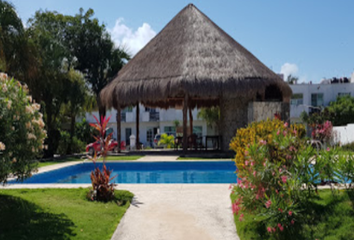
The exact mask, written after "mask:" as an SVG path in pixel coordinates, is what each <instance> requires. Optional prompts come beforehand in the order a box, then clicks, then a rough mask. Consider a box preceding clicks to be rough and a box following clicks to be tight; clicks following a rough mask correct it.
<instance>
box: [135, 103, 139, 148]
mask: <svg viewBox="0 0 354 240" xmlns="http://www.w3.org/2000/svg"><path fill="white" fill-rule="evenodd" d="M139 114H140V108H139V103H138V104H137V105H136V143H135V144H136V149H138V150H139V149H140V144H139V142H140V138H139Z"/></svg>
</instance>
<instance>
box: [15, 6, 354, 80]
mask: <svg viewBox="0 0 354 240" xmlns="http://www.w3.org/2000/svg"><path fill="white" fill-rule="evenodd" d="M11 2H12V3H13V4H14V5H15V7H16V9H17V11H18V14H19V16H20V17H21V18H22V20H23V21H24V22H26V21H27V20H28V18H30V17H31V16H33V15H34V13H35V11H37V10H39V9H42V10H46V9H47V10H50V11H54V10H55V11H57V12H60V13H63V14H72V15H73V14H75V13H78V10H79V8H80V7H82V8H84V9H85V10H87V9H88V8H92V9H93V10H94V11H95V17H97V18H98V19H99V20H100V22H103V23H105V25H106V26H107V29H108V30H109V31H110V32H111V34H112V37H113V39H114V41H115V42H116V43H117V44H123V45H124V46H126V47H128V48H129V49H130V51H131V52H132V53H136V52H137V51H138V50H139V49H140V48H141V47H142V46H143V45H144V44H146V42H148V41H149V40H150V39H151V38H152V37H153V36H154V35H155V34H156V33H158V32H159V31H160V30H161V29H162V28H163V27H164V26H165V25H166V24H167V23H168V22H169V21H170V20H171V19H172V18H173V17H174V16H175V15H176V14H177V13H178V12H179V11H180V10H181V9H182V8H184V7H185V6H186V5H187V4H188V3H194V4H195V5H196V6H197V7H198V8H199V9H200V10H201V11H202V12H204V13H205V14H206V15H207V16H208V17H209V18H211V19H212V20H213V21H214V22H215V23H216V24H217V25H219V26H220V27H221V28H222V29H224V30H225V31H226V32H227V33H228V34H230V35H231V36H232V37H233V38H234V39H235V40H236V41H238V42H239V43H240V44H242V45H243V46H244V47H246V48H247V49H248V50H249V51H250V52H252V53H253V54H254V55H255V56H256V57H257V58H258V59H260V60H261V61H262V62H263V63H264V64H265V65H267V66H268V67H269V68H271V69H272V70H273V71H275V72H277V73H279V72H281V71H282V72H283V73H285V74H289V73H292V74H294V75H296V76H298V77H300V81H306V82H308V81H312V82H319V81H320V80H321V79H322V78H324V77H325V78H330V77H343V76H348V77H349V76H350V75H351V73H352V72H354V20H353V19H354V12H353V9H354V1H353V0H340V1H335V0H320V1H319V0H318V1H317V0H242V1H241V0H220V1H216V0H214V1H212V0H195V1H192V0H189V1H185V0H167V1H166V0H164V1H163V0H154V1H153V0H150V1H147V0H140V1H138V0H129V1H121V0H101V1H98V0H70V1H69V0H31V1H29V0H11Z"/></svg>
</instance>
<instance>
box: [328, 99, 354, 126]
mask: <svg viewBox="0 0 354 240" xmlns="http://www.w3.org/2000/svg"><path fill="white" fill-rule="evenodd" d="M326 109H327V110H328V111H329V112H330V113H331V115H332V118H331V119H328V120H332V122H333V125H334V126H343V125H347V124H349V123H353V122H354V97H351V96H341V97H338V98H337V100H336V101H334V102H331V103H330V104H329V106H328V107H326Z"/></svg>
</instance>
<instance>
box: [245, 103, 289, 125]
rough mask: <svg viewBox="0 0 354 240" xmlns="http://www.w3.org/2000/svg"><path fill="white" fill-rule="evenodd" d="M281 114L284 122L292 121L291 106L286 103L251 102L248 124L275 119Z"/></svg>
mask: <svg viewBox="0 0 354 240" xmlns="http://www.w3.org/2000/svg"><path fill="white" fill-rule="evenodd" d="M275 113H279V114H280V117H281V119H282V120H284V121H289V120H290V105H289V103H284V102H250V103H249V104H248V122H249V123H251V122H258V121H261V120H267V118H269V119H273V118H274V114H275Z"/></svg>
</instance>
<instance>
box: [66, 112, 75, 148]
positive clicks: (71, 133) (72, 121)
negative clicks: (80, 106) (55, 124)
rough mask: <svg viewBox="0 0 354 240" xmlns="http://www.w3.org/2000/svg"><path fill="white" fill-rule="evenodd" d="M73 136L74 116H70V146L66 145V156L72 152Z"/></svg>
mask: <svg viewBox="0 0 354 240" xmlns="http://www.w3.org/2000/svg"><path fill="white" fill-rule="evenodd" d="M74 135H75V116H71V123H70V144H69V145H68V150H67V152H66V153H67V154H70V153H71V151H72V145H73V138H74Z"/></svg>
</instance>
